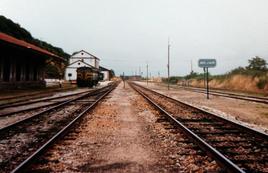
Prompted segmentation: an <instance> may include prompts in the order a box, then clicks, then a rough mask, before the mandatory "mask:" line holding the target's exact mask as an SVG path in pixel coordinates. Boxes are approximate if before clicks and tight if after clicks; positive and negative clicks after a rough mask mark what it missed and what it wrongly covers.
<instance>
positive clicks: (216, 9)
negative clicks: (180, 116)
mask: <svg viewBox="0 0 268 173" xmlns="http://www.w3.org/2000/svg"><path fill="white" fill-rule="evenodd" d="M267 7H268V1H267V0H75V1H74V0H24V1H22V0H0V13H1V14H2V15H4V16H6V17H7V18H10V19H12V20H13V21H14V22H16V23H19V24H20V25H21V26H23V27H24V28H26V29H27V30H29V31H30V32H31V33H32V35H33V36H34V37H36V38H39V39H41V40H44V41H47V42H49V43H51V44H53V45H55V46H58V47H61V48H63V49H64V50H65V51H66V52H68V53H69V54H71V53H73V52H74V51H78V50H81V49H84V50H86V51H88V52H90V53H92V54H94V55H96V56H97V57H99V58H100V59H101V65H103V66H105V67H107V68H112V69H114V70H115V72H116V73H117V74H121V73H122V72H123V71H124V72H125V74H133V73H135V71H139V67H141V69H142V71H143V72H144V73H145V66H146V62H148V64H149V71H150V72H151V73H152V75H157V74H158V72H160V74H161V76H166V74H167V72H166V71H167V42H168V37H170V43H171V54H170V55H171V56H170V59H171V74H172V75H185V74H188V73H189V72H190V64H191V60H192V62H193V69H194V71H199V72H201V71H202V70H201V69H200V68H198V66H197V61H198V59H199V58H216V59H217V63H218V64H217V67H216V68H215V69H211V72H212V73H213V74H220V73H224V72H227V71H229V70H231V69H232V68H235V67H237V66H245V65H247V60H248V59H249V58H251V57H253V56H255V55H258V56H260V57H262V58H264V59H266V61H268V10H267Z"/></svg>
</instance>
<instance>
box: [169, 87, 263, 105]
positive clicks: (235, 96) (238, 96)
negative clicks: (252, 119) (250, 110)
mask: <svg viewBox="0 0 268 173" xmlns="http://www.w3.org/2000/svg"><path fill="white" fill-rule="evenodd" d="M174 88H175V87H174ZM180 88H182V89H184V90H187V91H192V92H197V93H202V94H206V90H205V89H202V88H193V87H180ZM209 94H210V95H214V96H220V97H228V98H233V99H240V100H246V101H252V102H257V103H263V104H268V97H258V96H251V95H243V94H236V93H230V92H224V91H217V90H209Z"/></svg>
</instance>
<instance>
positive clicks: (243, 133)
mask: <svg viewBox="0 0 268 173" xmlns="http://www.w3.org/2000/svg"><path fill="white" fill-rule="evenodd" d="M130 85H131V86H132V87H133V89H135V90H136V91H137V92H138V93H139V94H141V95H142V96H143V97H144V98H145V99H147V100H148V101H149V103H151V104H152V105H153V106H155V107H156V108H157V109H158V110H159V111H160V112H162V113H163V114H165V115H166V117H167V119H169V121H170V122H171V123H172V124H173V125H174V126H175V128H178V129H180V130H181V131H182V132H183V133H184V134H185V135H186V136H188V137H189V139H190V140H191V141H192V142H193V143H194V144H196V145H198V146H199V147H200V148H201V149H202V150H203V151H204V152H206V153H207V154H208V155H209V156H210V157H212V158H213V159H215V160H216V161H217V163H218V164H219V166H221V167H222V169H223V170H224V171H226V172H240V173H241V172H268V135H267V134H264V133H262V132H258V131H255V130H253V129H251V128H248V127H245V126H243V125H240V124H237V123H235V122H233V121H230V120H227V119H224V118H222V117H219V116H217V115H215V114H212V113H209V112H206V111H205V110H202V109H199V108H196V107H193V106H191V105H188V104H186V103H183V102H180V101H177V100H175V99H172V98H170V97H167V96H165V95H162V94H160V93H157V92H155V91H152V90H149V89H148V88H145V87H142V86H140V85H137V84H135V83H130Z"/></svg>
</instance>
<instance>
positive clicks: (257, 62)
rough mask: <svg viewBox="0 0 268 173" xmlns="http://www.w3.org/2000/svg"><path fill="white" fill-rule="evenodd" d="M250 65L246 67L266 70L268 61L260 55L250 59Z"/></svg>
mask: <svg viewBox="0 0 268 173" xmlns="http://www.w3.org/2000/svg"><path fill="white" fill-rule="evenodd" d="M248 63H249V65H248V66H247V67H246V69H248V70H257V71H266V70H267V67H266V64H267V63H266V61H265V60H264V59H262V58H260V57H258V56H255V57H254V58H252V59H250V60H248Z"/></svg>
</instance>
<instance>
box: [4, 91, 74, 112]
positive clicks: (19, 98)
mask: <svg viewBox="0 0 268 173" xmlns="http://www.w3.org/2000/svg"><path fill="white" fill-rule="evenodd" d="M73 89H75V88H66V89H49V90H47V91H36V92H33V93H27V94H19V95H16V96H3V97H1V98H0V108H2V107H5V106H6V105H10V104H15V103H19V102H25V100H33V99H39V98H43V97H49V96H52V95H53V94H54V93H56V92H60V91H67V90H73Z"/></svg>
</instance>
